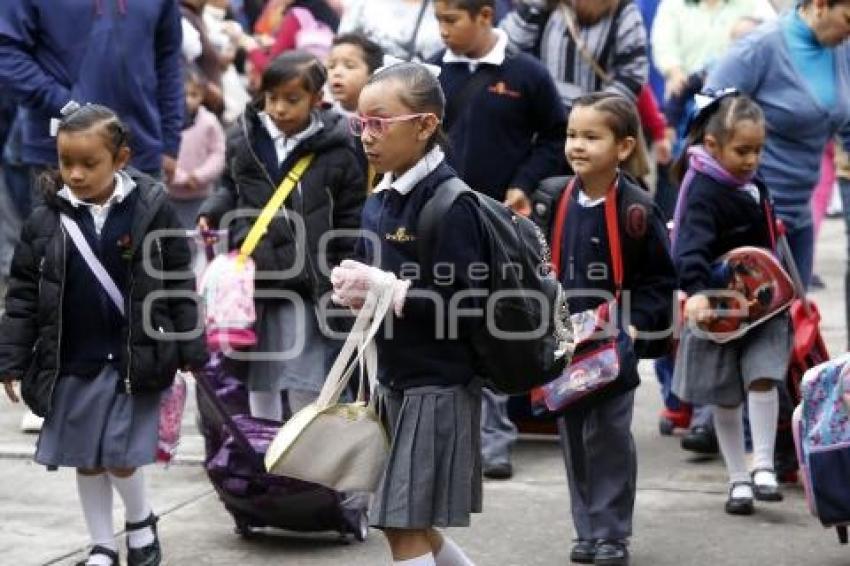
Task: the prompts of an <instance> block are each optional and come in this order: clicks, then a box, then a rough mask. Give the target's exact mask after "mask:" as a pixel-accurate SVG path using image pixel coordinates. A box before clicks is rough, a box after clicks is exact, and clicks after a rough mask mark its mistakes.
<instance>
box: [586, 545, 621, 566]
mask: <svg viewBox="0 0 850 566" xmlns="http://www.w3.org/2000/svg"><path fill="white" fill-rule="evenodd" d="M593 563H594V564H595V565H596V566H628V565H629V547H628V546H627V545H626V543H625V542H623V541H619V540H602V541H599V543H597V545H596V557H595V558H594V560H593Z"/></svg>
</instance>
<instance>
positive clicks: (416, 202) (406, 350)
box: [358, 162, 489, 389]
mask: <svg viewBox="0 0 850 566" xmlns="http://www.w3.org/2000/svg"><path fill="white" fill-rule="evenodd" d="M453 176H455V172H454V171H453V170H452V169H451V168H450V167H449V166H448V165H446V164H445V162H443V163H441V164H440V165H439V166H438V167H437V169H435V170H434V171H433V172H432V173H430V174H429V175H428V176H427V177H425V178H424V179H423V180H422V181H421V182H420V183H419V184H418V185H416V187H415V188H414V189H413V190H412V191H411V192H410V193H408V194H407V195H402V194H401V193H399V192H397V191H396V190H394V189H387V190H383V191H380V192H378V193H375V194H373V195H372V196H371V197H369V199H368V200H367V201H366V205H365V206H364V208H363V222H362V229H363V230H364V231H366V232H369V233H371V234H373V235H374V237H375V238H376V239H377V240H378V241H379V242H380V250H376V249H374V241H370V239H369V238H363V239H361V240H360V243H359V249H358V252H359V253H358V255H359V256H360V258H361V260H362V261H363V262H365V263H368V264H370V265H375V266H376V267H379V268H381V269H383V270H385V271H392V272H393V273H395V274H396V275H398V276H401V277H402V278H404V279H410V280H411V281H412V284H411V287H410V290H409V291H408V295H407V299H406V300H405V305H404V313H403V316H402V317H401V318H395V317H393V318H392V319H391V322H392V323H391V327H390V326H389V325H387V324H385V325H384V326H385V327H384V332H381V333H379V337H378V340H377V344H378V355H379V357H380V361H381V363H380V370H379V375H378V380H379V381H380V382H381V383H382V384H384V385H386V386H388V387H392V388H394V389H405V388H409V387H417V386H422V385H458V384H460V385H463V384H466V383H468V382H469V380H470V379H472V377H473V376H474V370H473V352H472V347H471V343H470V339H471V333H472V331H473V330H474V329H475V327H476V326H475V325H477V324H480V320H478V319H476V318H472V317H463V318H458V317H457V315H456V314H454V312H456V311H457V310H458V309H450V308H449V304H450V302H451V298H452V296H453V295H454V294H455V293H456V292H459V291H464V290H467V289H480V288H483V287H484V285H486V281H483V282H482V281H479V280H477V279H476V278H475V276H474V273H475V270H474V269H473V270H470V265H471V264H474V263H480V262H484V263H487V264H488V265H489V259H488V257H487V252H486V251H485V244H486V242H485V240H484V237H485V236H484V228H483V226H482V224H481V220H480V217H479V213H478V210H477V205H476V204H474V203H473V202H472V201H471V200H470V199H468V198H465V197H462V198H460V199H458V201H457V202H456V203H455V204H454V205H453V206H452V208H451V209H450V210H449V213H448V214H447V215H446V218H445V222H443V223H442V224H441V226H440V233H439V234H438V235H437V240H436V248H435V250H434V253H433V262H434V265H435V266H438V267H437V268H436V269H435V270H431V271H430V273H431V274H432V276H431V277H426V276H425V274H424V273H423V270H424V269H426V268H425V267H423V266H420V264H419V258H418V252H417V223H418V219H419V213H420V211H421V210H422V207H423V206H424V205H425V203H427V202H428V200H429V199H430V198H431V196H432V195H433V194H434V191H435V189H436V188H437V187H438V186H439V184H440V183H442V182H443V181H445V180H446V179H448V178H450V177H453ZM471 274H472V276H471ZM428 295H430V296H428ZM476 307H480V303H479V301H476V300H469V301H461V302H460V304H459V308H460V309H465V308H469V309H472V308H476ZM453 320H454V321H457V323H458V324H457V331H456V336H455V337H453V336H451V329H452V326H453V322H452V321H453ZM440 321H442V323H441V322H440Z"/></svg>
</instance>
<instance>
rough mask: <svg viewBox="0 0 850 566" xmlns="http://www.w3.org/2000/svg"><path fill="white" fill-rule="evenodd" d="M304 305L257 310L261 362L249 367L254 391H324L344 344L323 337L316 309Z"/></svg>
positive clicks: (272, 304)
mask: <svg viewBox="0 0 850 566" xmlns="http://www.w3.org/2000/svg"><path fill="white" fill-rule="evenodd" d="M302 304H303V308H301V307H300V306H299V307H297V308H296V306H295V305H294V304H293V303H292V302H290V301H275V302H267V303H264V304H263V305H262V306H261V308H259V309H258V310H257V317H258V318H257V326H256V329H257V347H256V348H255V351H256V352H257V353H258V356H259V358H258V359H256V360H254V361H252V362H251V364H250V369H249V373H248V389H250V390H251V391H280V390H282V389H297V390H299V391H305V392H313V393H318V392H319V391H321V390H322V385H323V384H324V383H325V378H326V377H327V375H328V372H329V371H330V369H331V366H332V365H333V362H334V360H335V359H336V357H337V355H338V354H339V349H340V347H341V344H340V342H339V341H338V340H333V339H331V338H328V337H327V336H325V335H324V334H323V333H322V331H321V328H320V327H319V323H318V320H317V318H316V309H315V307H314V305H313V304H312V303H311V302H309V301H307V300H304V302H303V303H302Z"/></svg>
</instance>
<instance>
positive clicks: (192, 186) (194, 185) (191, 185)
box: [186, 173, 201, 191]
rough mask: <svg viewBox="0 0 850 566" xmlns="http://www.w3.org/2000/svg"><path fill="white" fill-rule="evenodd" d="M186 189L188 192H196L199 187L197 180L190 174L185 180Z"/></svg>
mask: <svg viewBox="0 0 850 566" xmlns="http://www.w3.org/2000/svg"><path fill="white" fill-rule="evenodd" d="M186 187H187V188H188V189H189V190H190V191H197V190H198V189H199V188H200V187H201V183H199V182H198V179H197V178H195V176H194V175H193V174H191V173H190V174H189V177H188V178H187V179H186Z"/></svg>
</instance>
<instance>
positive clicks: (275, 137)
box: [259, 112, 324, 163]
mask: <svg viewBox="0 0 850 566" xmlns="http://www.w3.org/2000/svg"><path fill="white" fill-rule="evenodd" d="M259 115H260V122H261V123H262V124H263V127H264V128H265V129H266V131H267V132H268V134H269V137H271V139H272V142H273V143H274V149H275V152H276V153H277V162H278V163H283V162H284V160H285V159H286V158H287V157H288V156H289V154H290V153H292V150H293V149H295V148H296V146H298V144H299V143H301V142H302V141H304V140H306V139H307V138H309V137H310V136H313V135H315V134H317V133H318V132H319V131H320V130H321V129H322V128H323V127H324V126H323V125H322V121H321V120H320V119H319V116H318V114H317V113H316V112H311V113H310V124H309V125H308V126H307V127H306V128H304V129H303V130H301V131H300V132H298V133H297V134H295V135H294V136H290V137H286V134H284V133H283V132H281V131H280V128H278V127H277V126H276V125H275V123H274V120H272V118H271V116H269V115H268V114H266V113H265V112H260V114H259Z"/></svg>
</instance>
